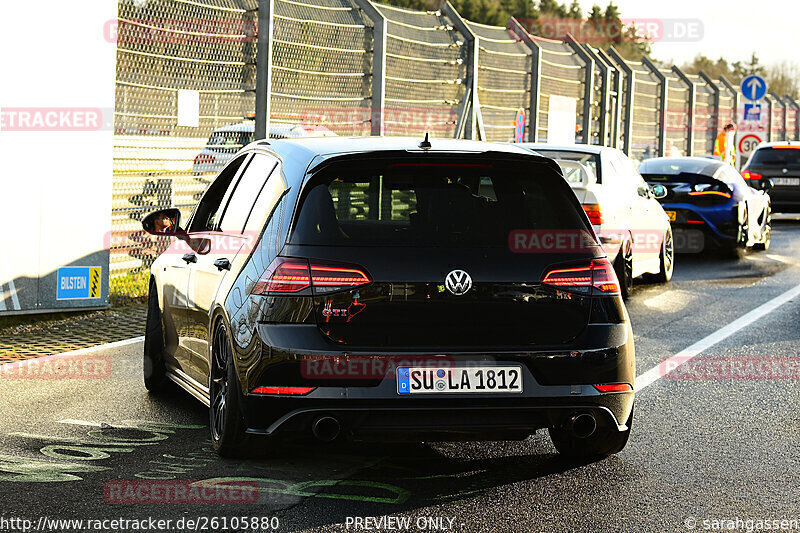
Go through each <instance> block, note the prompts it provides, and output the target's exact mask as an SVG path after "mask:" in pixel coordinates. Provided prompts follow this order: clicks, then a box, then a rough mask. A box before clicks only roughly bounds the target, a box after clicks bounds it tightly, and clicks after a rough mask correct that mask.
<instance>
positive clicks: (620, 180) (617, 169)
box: [603, 155, 626, 187]
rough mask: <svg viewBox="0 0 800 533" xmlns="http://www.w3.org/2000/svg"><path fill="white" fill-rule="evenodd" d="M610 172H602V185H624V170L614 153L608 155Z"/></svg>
mask: <svg viewBox="0 0 800 533" xmlns="http://www.w3.org/2000/svg"><path fill="white" fill-rule="evenodd" d="M607 161H608V166H609V169H608V170H610V172H603V185H606V186H608V187H625V185H626V184H625V170H624V169H623V167H622V164H621V162H620V161H619V160H618V159H617V156H616V155H609V156H608V159H607Z"/></svg>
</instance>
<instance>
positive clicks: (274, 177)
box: [245, 160, 286, 231]
mask: <svg viewBox="0 0 800 533" xmlns="http://www.w3.org/2000/svg"><path fill="white" fill-rule="evenodd" d="M275 162H276V166H275V170H273V171H272V174H270V177H269V179H267V183H266V185H264V188H263V189H261V194H259V195H258V199H257V200H256V203H255V205H253V211H252V212H251V213H250V217H249V218H248V219H247V224H246V226H245V229H247V230H248V231H258V230H259V229H261V228H262V227H263V225H264V221H265V220H266V217H268V216H269V215H270V213H271V212H272V209H273V208H274V207H275V204H277V203H278V200H280V199H281V196H282V195H283V193H284V191H285V190H286V183H285V182H284V180H283V177H282V176H281V166H280V163H279V162H278V161H277V160H276V161H275Z"/></svg>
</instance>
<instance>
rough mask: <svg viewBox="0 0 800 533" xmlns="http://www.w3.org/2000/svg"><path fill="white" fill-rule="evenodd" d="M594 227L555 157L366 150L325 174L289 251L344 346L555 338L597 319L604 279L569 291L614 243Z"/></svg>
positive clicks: (311, 192) (307, 195)
mask: <svg viewBox="0 0 800 533" xmlns="http://www.w3.org/2000/svg"><path fill="white" fill-rule="evenodd" d="M589 228H590V226H589V224H588V220H587V219H586V217H585V215H584V214H583V213H582V212H581V208H580V205H579V204H578V203H577V201H576V199H575V196H574V195H573V194H572V193H571V191H570V189H569V187H568V186H567V184H566V183H565V182H564V181H563V179H562V178H561V176H559V175H558V172H557V170H556V169H555V167H554V166H553V165H552V163H550V162H548V161H547V160H545V159H541V158H536V157H532V156H520V157H517V158H511V159H508V158H503V157H501V156H497V157H496V158H491V157H488V156H485V155H481V156H480V157H477V156H476V155H473V154H446V155H443V154H424V153H422V154H407V153H406V154H404V155H403V158H371V159H365V158H364V157H363V156H362V157H361V158H360V159H358V160H342V161H338V162H337V161H334V162H333V163H331V164H328V165H325V166H324V167H323V168H319V169H317V171H315V172H314V174H313V176H312V177H311V178H310V179H309V181H308V182H307V183H306V186H305V187H304V190H303V193H302V194H301V199H300V201H299V207H298V209H297V210H296V215H295V219H294V222H293V229H292V233H291V236H290V239H289V245H288V246H287V247H286V248H285V249H284V251H283V254H282V255H283V256H285V257H287V258H292V259H291V261H294V262H295V263H297V262H300V263H301V264H302V262H303V261H308V264H309V267H310V278H311V284H312V285H313V289H312V290H311V294H312V298H313V306H314V315H315V320H316V323H317V325H318V328H319V331H320V332H321V333H322V334H323V335H324V336H325V337H326V338H328V339H329V340H330V341H332V342H334V343H336V344H338V345H345V346H348V347H352V348H386V347H390V348H392V349H404V348H408V349H420V348H426V349H428V348H442V349H444V348H469V349H475V350H479V349H481V348H484V347H493V348H501V347H538V346H554V345H556V346H557V345H564V344H565V343H568V342H570V341H571V340H573V339H575V338H576V337H577V336H578V335H579V334H580V333H581V332H582V331H583V330H584V329H585V328H586V326H587V324H588V323H589V320H590V315H591V307H592V299H593V296H592V294H593V289H592V288H591V287H590V286H588V287H587V286H583V287H578V290H575V291H571V290H564V289H565V286H564V283H565V282H564V280H565V279H567V278H568V277H575V279H578V278H580V276H582V275H585V274H587V272H589V273H590V271H591V268H592V267H591V262H592V260H593V259H596V258H598V257H602V255H603V253H602V250H601V249H600V248H599V246H598V245H597V243H596V240H595V237H594V234H593V233H592V232H591V230H590V229H589ZM287 260H289V259H287ZM587 265H588V270H587ZM581 269H583V270H581ZM552 272H555V274H552ZM565 272H566V273H565ZM548 273H551V274H550V278H548V279H547V281H548V283H543V280H545V278H546V277H547V276H548ZM448 276H450V280H449V282H448ZM612 277H613V274H612ZM554 280H555V281H554ZM583 282H585V279H584V281H583ZM583 282H581V281H580V280H578V282H577V283H578V284H580V283H583ZM589 285H591V281H590V283H589Z"/></svg>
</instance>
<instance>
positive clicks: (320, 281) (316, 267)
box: [253, 257, 372, 294]
mask: <svg viewBox="0 0 800 533" xmlns="http://www.w3.org/2000/svg"><path fill="white" fill-rule="evenodd" d="M371 282H372V280H371V279H370V277H369V276H368V275H367V274H366V272H364V271H363V270H362V269H360V268H358V267H353V266H346V265H341V266H337V265H330V264H325V263H318V262H315V261H311V262H310V264H309V261H307V260H305V259H291V258H285V257H278V258H276V259H275V261H273V262H272V264H271V265H270V266H269V268H267V270H266V272H264V275H262V276H261V279H259V280H258V283H256V286H255V288H254V289H253V294H293V293H298V292H300V291H303V290H305V289H308V288H311V287H313V288H314V291H315V292H320V293H328V292H334V291H339V290H344V289H352V288H355V287H359V286H361V285H366V284H367V283H371Z"/></svg>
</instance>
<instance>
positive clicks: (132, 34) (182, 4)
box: [109, 0, 800, 301]
mask: <svg viewBox="0 0 800 533" xmlns="http://www.w3.org/2000/svg"><path fill="white" fill-rule="evenodd" d="M259 17H262V21H263V20H264V19H263V17H269V19H268V20H267V21H266V22H267V24H268V27H269V28H270V29H271V31H270V32H268V35H261V36H259V34H258V28H259ZM116 37H117V77H116V109H115V121H114V127H115V137H114V139H115V140H114V173H113V207H112V235H111V238H110V239H109V248H110V250H111V282H110V283H111V296H112V301H119V299H128V298H138V297H141V296H143V295H145V294H146V291H147V280H148V270H149V267H150V264H151V263H152V261H153V260H154V259H155V257H157V255H158V253H159V252H160V251H161V250H163V249H164V248H165V247H166V245H167V243H166V242H164V241H163V240H159V239H155V238H152V237H150V236H148V235H145V234H144V233H143V232H142V231H141V224H140V220H141V218H142V217H143V216H144V215H145V214H146V213H147V212H149V211H152V210H154V209H158V208H163V207H168V206H175V207H178V208H179V209H180V210H181V213H182V215H183V217H187V216H188V215H189V213H190V212H191V209H192V208H193V206H194V205H195V204H196V203H197V201H198V200H199V198H200V197H201V196H202V194H203V191H204V190H205V188H206V186H207V185H208V183H209V182H210V180H211V179H213V177H214V176H215V175H216V174H217V173H218V172H219V170H221V169H222V168H223V167H224V166H225V164H226V163H227V162H228V161H230V160H231V159H232V157H233V155H234V154H235V153H236V152H237V151H238V150H239V149H240V148H242V147H243V146H244V145H246V144H248V143H249V142H251V141H252V140H253V139H254V138H255V131H256V130H255V121H254V120H253V119H254V118H255V110H256V108H257V102H256V91H257V87H258V86H259V85H258V84H259V79H267V80H270V83H269V84H268V85H269V87H268V91H267V94H268V96H267V98H268V99H269V101H268V103H269V110H270V111H269V117H268V118H269V121H268V124H269V127H268V130H267V134H268V135H269V136H270V137H273V138H282V137H288V138H293V137H304V136H309V135H319V134H325V135H356V136H361V135H369V134H371V133H372V134H374V133H376V131H377V132H382V133H383V134H384V135H410V136H417V137H421V136H422V135H423V134H424V133H426V132H429V133H430V134H431V135H432V136H433V137H456V136H458V137H468V138H474V137H477V138H481V139H483V140H489V141H510V140H513V139H514V138H515V136H518V135H522V136H523V137H524V139H525V140H529V141H538V142H547V141H548V138H552V137H553V135H554V131H555V130H554V129H553V128H554V126H555V124H554V123H551V121H550V117H551V110H552V109H555V108H556V107H558V106H561V107H559V109H560V111H562V112H563V109H564V108H563V105H564V101H565V99H568V100H567V103H568V104H569V105H574V108H575V111H574V129H575V131H574V137H575V140H576V142H579V143H580V142H588V143H591V144H601V145H609V146H615V147H617V148H620V149H622V150H624V151H625V152H626V153H628V154H630V155H631V156H632V157H633V158H635V159H643V158H646V157H652V156H656V155H660V154H661V153H665V152H668V151H673V150H674V151H675V152H678V153H683V154H694V155H709V154H711V153H712V151H713V144H714V139H715V136H716V134H717V132H718V130H719V127H720V125H721V124H723V123H727V122H732V121H734V119H735V118H736V113H737V107H738V103H739V101H740V100H741V94H739V93H738V91H735V90H733V89H732V88H731V87H730V86H729V84H728V83H727V81H726V80H721V79H720V80H713V81H712V80H709V79H707V78H705V77H704V76H695V75H683V73H681V72H680V71H679V70H677V69H668V68H663V67H662V68H654V66H653V65H652V63H650V62H649V61H648V60H647V59H646V58H645V59H643V60H642V61H629V60H624V59H622V58H621V56H620V55H619V54H618V53H616V51H615V50H613V49H609V50H601V49H597V48H592V47H590V46H588V45H584V44H579V43H576V42H574V41H557V40H549V39H542V38H539V37H534V36H531V35H529V34H527V32H525V30H524V29H522V26H521V25H520V24H519V23H518V22H517V21H515V20H513V19H512V20H510V21H509V24H508V27H507V28H506V27H499V26H486V25H483V24H478V23H474V22H471V21H465V20H463V19H462V18H461V17H460V15H459V14H458V13H457V12H456V10H455V9H453V8H452V6H451V5H449V4H446V5H445V6H443V8H442V10H441V11H415V10H410V9H405V8H399V7H395V6H389V5H385V4H378V3H371V2H369V0H146V1H143V0H118V20H117V31H116ZM265 39H268V40H269V47H267V48H266V49H267V50H271V54H269V57H268V58H267V60H266V61H264V62H263V64H266V65H267V67H266V68H267V70H268V75H267V74H266V73H265V71H264V70H263V69H262V70H259V67H258V66H257V65H258V64H259V63H257V51H258V49H259V46H260V45H262V44H263V43H264V42H265ZM587 85H588V86H587ZM665 90H666V92H665ZM376 91H377V92H376ZM664 95H666V98H664ZM587 100H590V101H587ZM770 102H771V106H770V107H769V108H768V109H765V110H764V112H765V113H766V114H768V115H769V117H770V118H771V120H770V138H771V139H772V140H779V139H798V138H800V131H798V127H800V120H798V118H799V117H800V106H798V105H797V103H795V102H794V100H791V99H787V98H779V97H777V96H776V95H772V96H770ZM569 105H568V106H567V107H569ZM766 107H767V106H765V108H766ZM520 112H521V113H523V114H524V116H525V121H524V122H522V124H521V125H520V124H518V121H517V117H518V116H519V115H520ZM587 114H588V116H585V115H587ZM689 117H693V120H690V118H689ZM465 123H467V124H469V126H468V127H465V126H464V124H465ZM567 126H568V129H570V130H571V128H572V127H573V125H572V123H571V120H570V124H568V125H567ZM559 127H560V128H561V129H562V130H563V128H564V124H563V123H560V124H559ZM518 128H519V129H521V130H522V131H518ZM562 133H563V132H562ZM662 133H663V135H662ZM691 139H693V141H691Z"/></svg>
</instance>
